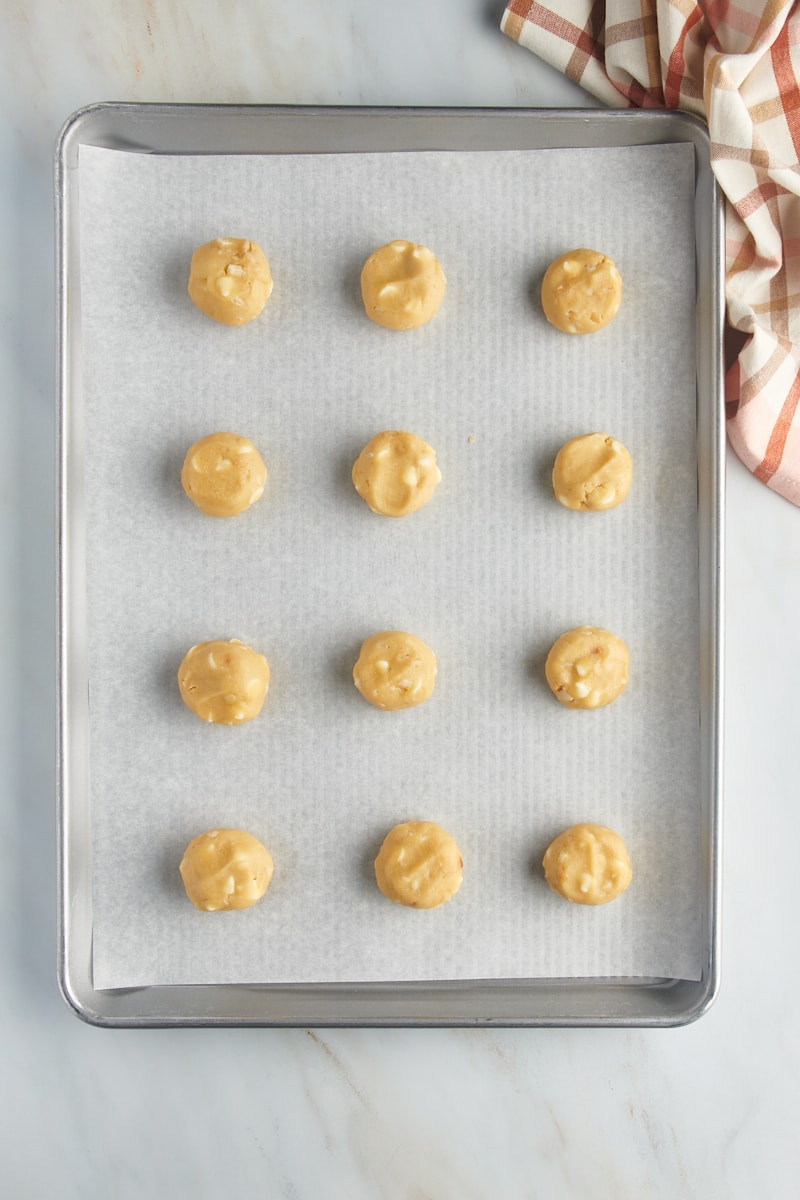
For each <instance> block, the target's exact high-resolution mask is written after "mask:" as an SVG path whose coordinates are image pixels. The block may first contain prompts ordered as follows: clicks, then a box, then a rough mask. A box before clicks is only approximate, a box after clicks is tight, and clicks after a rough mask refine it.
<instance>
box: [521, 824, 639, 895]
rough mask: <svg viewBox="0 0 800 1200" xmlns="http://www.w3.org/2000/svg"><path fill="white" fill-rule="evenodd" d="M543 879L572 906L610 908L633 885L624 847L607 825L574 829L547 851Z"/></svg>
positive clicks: (578, 826)
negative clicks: (606, 905)
mask: <svg viewBox="0 0 800 1200" xmlns="http://www.w3.org/2000/svg"><path fill="white" fill-rule="evenodd" d="M542 866H543V867H544V877H545V879H546V880H547V882H548V883H549V884H550V887H551V888H552V889H553V891H554V892H558V894H559V896H563V897H564V899H565V900H571V901H572V903H573V904H608V902H609V900H615V899H616V898H617V896H619V895H620V893H621V892H624V891H625V888H626V887H627V886H628V884H629V883H630V881H631V860H630V859H629V858H628V851H627V850H626V849H625V843H624V842H623V840H622V838H621V837H620V836H619V834H618V833H615V832H614V830H613V829H607V828H606V826H605V825H573V826H571V828H570V829H565V830H564V832H563V833H562V834H559V836H558V837H557V838H556V840H555V841H554V842H551V844H550V845H549V846H548V847H547V849H546V850H545V854H544V859H543V860H542Z"/></svg>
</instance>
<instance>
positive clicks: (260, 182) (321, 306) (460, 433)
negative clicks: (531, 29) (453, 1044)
mask: <svg viewBox="0 0 800 1200" xmlns="http://www.w3.org/2000/svg"><path fill="white" fill-rule="evenodd" d="M692 155H693V151H692V148H691V147H690V146H688V145H687V146H683V145H677V146H656V147H645V148H630V149H597V150H579V151H567V150H565V151H543V152H530V153H528V152H510V153H507V152H497V153H436V154H432V153H421V154H386V155H374V154H369V155H357V154H354V155H319V156H275V157H224V158H218V157H155V156H148V155H140V154H130V153H120V152H114V151H106V150H98V149H85V148H84V149H82V150H81V157H80V164H79V171H80V180H79V184H80V209H81V224H80V262H81V265H80V294H81V304H82V314H81V321H82V353H83V372H84V376H83V378H84V395H85V418H86V464H87V479H86V486H87V493H86V507H87V522H88V529H87V534H88V563H87V586H88V606H89V607H88V611H89V632H90V720H91V752H90V764H91V770H90V774H91V816H92V825H93V846H94V866H93V913H94V981H95V986H96V987H98V988H109V987H123V986H135V985H145V984H158V983H192V982H196V983H201V982H220V983H222V982H281V981H296V982H308V981H330V980H349V981H357V980H401V979H404V980H424V979H459V978H484V979H492V978H520V977H523V978H524V977H549V976H553V977H574V976H644V977H649V976H667V977H685V978H698V977H699V974H700V966H701V936H700V935H701V931H700V895H699V886H700V883H699V879H700V857H699V855H700V847H699V843H700V801H699V788H700V772H699V728H698V719H699V717H698V714H699V707H698V706H699V701H698V604H697V588H698V581H697V520H696V450H695V355H694V311H693V309H694V232H693V230H694V225H693V186H694V179H693V157H692ZM219 235H233V236H244V237H250V238H252V239H254V240H256V241H258V242H259V243H260V244H261V246H262V247H263V248H264V250H265V252H266V254H267V256H268V258H269V260H270V263H271V266H272V270H273V275H274V279H275V288H274V293H273V297H272V299H271V300H270V301H269V304H268V306H267V308H266V310H265V311H264V313H263V315H262V317H261V318H259V319H258V320H257V321H255V322H253V323H252V324H251V325H249V326H247V327H245V328H242V329H228V328H224V327H222V326H218V325H216V324H214V323H213V322H211V321H210V320H208V319H207V318H205V317H204V316H202V315H201V314H200V313H199V312H198V311H197V310H196V309H195V308H194V307H193V305H192V304H191V302H190V301H189V299H188V297H187V294H186V279H187V274H188V264H189V259H190V256H191V252H192V250H193V249H194V247H195V246H197V245H199V244H201V243H202V242H205V241H207V240H209V239H210V238H213V237H216V236H219ZM394 237H407V238H410V239H413V240H415V241H418V242H422V243H424V244H426V245H428V246H430V247H431V248H432V249H434V251H435V253H436V254H437V255H438V257H439V258H440V260H441V261H442V263H443V266H444V270H445V273H446V275H447V278H448V289H447V294H446V297H445V301H444V304H443V307H442V309H441V310H440V313H439V315H438V316H437V318H436V319H435V320H434V321H432V322H431V323H430V324H429V325H427V326H425V327H423V328H422V329H419V330H417V331H414V332H409V333H391V332H388V331H386V330H383V329H380V328H379V327H377V326H376V325H373V324H372V323H371V322H370V321H368V320H367V319H366V317H365V316H364V313H363V310H362V309H361V305H360V296H359V288H358V277H359V272H360V268H361V265H362V263H363V261H364V259H365V258H366V257H367V255H368V254H369V253H370V251H371V250H373V249H374V248H375V247H376V246H378V245H380V244H382V243H383V242H385V241H388V240H390V239H391V238H394ZM581 245H588V246H591V247H593V248H596V249H600V250H602V251H603V252H605V253H607V254H610V255H611V256H612V257H613V258H614V259H615V260H616V262H617V264H618V265H619V267H620V270H621V272H622V276H623V279H624V298H623V304H622V308H621V310H620V313H619V316H618V317H617V319H616V320H615V321H614V322H613V324H612V325H611V326H609V327H608V328H607V329H606V330H604V331H603V332H601V333H598V334H594V335H590V336H588V337H583V338H578V337H568V336H565V335H563V334H560V333H558V332H556V331H555V330H553V329H552V328H551V327H550V326H548V325H547V323H546V322H545V320H544V318H543V316H542V315H541V311H540V307H539V303H538V287H539V282H540V280H541V276H542V273H543V271H544V269H545V267H546V265H547V264H548V262H549V261H550V260H551V259H552V258H553V257H554V256H555V255H556V254H558V253H560V252H561V251H563V250H567V249H570V248H572V247H575V246H581ZM386 428H406V429H410V430H412V431H414V432H416V433H418V434H419V435H420V436H422V437H424V438H425V439H426V440H428V441H429V442H430V443H431V444H432V445H433V446H434V447H435V449H436V451H437V454H438V458H439V462H440V465H441V469H442V474H443V482H442V484H441V485H440V487H439V489H438V491H437V493H436V495H435V497H434V499H433V500H432V502H431V503H430V504H429V505H428V506H427V507H426V508H425V509H423V510H421V511H420V512H418V513H416V514H414V515H413V516H411V517H409V518H407V519H405V520H399V521H392V520H389V519H385V518H381V517H378V516H376V515H375V514H373V513H371V512H370V511H369V510H368V509H367V507H366V506H365V505H364V504H363V502H362V501H361V500H360V499H359V498H358V496H357V495H356V494H355V492H354V490H353V488H352V486H351V484H350V479H349V475H350V467H351V465H352V462H353V460H354V458H355V457H356V455H357V454H358V452H359V450H360V449H361V447H362V446H363V444H364V443H365V442H366V441H367V440H368V439H369V438H370V437H371V436H372V435H373V434H374V433H376V432H378V431H379V430H381V429H386ZM217 429H223V430H231V431H234V432H237V433H242V434H245V435H246V436H248V437H250V438H252V440H253V441H254V442H255V443H256V445H257V446H258V447H259V448H260V450H261V452H262V454H263V456H264V458H265V460H266V462H267V466H268V469H269V473H270V474H269V483H268V487H267V492H266V494H265V496H264V498H263V500H262V501H261V502H260V503H259V504H258V505H257V506H255V507H254V508H253V509H251V510H250V511H249V512H248V513H247V514H245V515H244V516H242V517H239V518H236V519H234V520H222V521H220V520H214V519H213V518H208V517H205V516H203V515H202V514H201V513H199V512H198V511H197V510H196V509H195V508H194V507H193V505H191V504H190V503H189V502H188V500H186V498H185V497H184V495H183V493H182V491H181V486H180V482H179V472H180V467H181V463H182V461H183V456H184V454H185V451H186V449H187V447H188V446H189V445H190V444H191V443H192V442H193V441H194V440H195V439H197V438H198V437H201V436H202V435H204V434H206V433H209V432H212V431H214V430H217ZM595 430H597V431H601V432H608V433H612V434H613V435H614V436H616V437H618V438H620V439H621V440H622V441H623V442H624V443H625V444H626V445H627V446H628V448H629V449H630V451H631V454H632V456H633V460H634V468H635V479H634V486H633V490H632V492H631V495H630V497H629V499H628V500H627V501H626V503H625V504H624V505H623V506H622V507H620V508H619V509H617V510H615V511H613V512H611V513H605V514H597V515H594V514H590V515H578V514H574V513H571V512H568V511H566V510H565V509H562V508H560V507H559V505H558V504H557V503H556V502H555V500H554V499H553V497H552V492H551V488H550V483H549V475H550V469H551V467H552V462H553V458H554V456H555V453H556V451H557V449H558V448H559V446H560V445H561V444H562V443H563V442H564V441H565V440H566V439H567V438H569V437H572V436H573V435H575V434H579V433H584V432H589V431H595ZM582 623H592V624H597V625H601V626H604V627H606V628H608V629H611V630H613V631H615V632H616V633H618V634H619V635H620V636H622V637H623V638H624V639H625V640H626V641H627V643H628V645H629V647H630V650H631V663H632V675H631V683H630V685H629V687H628V689H627V691H626V692H625V694H624V695H623V696H622V698H621V699H620V700H619V701H618V702H617V703H616V704H614V705H612V706H610V707H609V708H607V709H603V710H600V711H597V712H570V711H567V710H566V709H564V708H562V707H561V706H560V705H559V704H558V703H557V702H556V701H555V699H554V698H553V697H552V696H551V695H550V693H549V692H548V690H547V688H546V685H545V683H544V680H543V671H542V667H543V662H544V658H545V655H546V653H547V650H548V648H549V646H550V645H551V643H552V642H553V641H554V640H555V638H556V637H557V636H558V635H559V634H561V633H562V632H563V631H564V630H566V629H568V628H570V627H572V626H574V625H577V624H582ZM384 628H399V629H407V630H410V631H411V632H414V633H416V634H418V635H419V636H420V637H422V638H423V640H424V641H426V642H427V643H428V644H429V645H430V646H431V647H432V648H433V649H434V650H435V652H436V654H437V656H438V660H439V677H438V683H437V688H436V691H435V693H434V696H433V697H432V698H431V700H430V701H429V702H428V703H426V704H424V705H422V706H420V707H419V708H417V709H413V710H410V711H407V712H401V713H396V714H393V713H384V712H380V711H378V710H376V709H373V708H371V707H370V706H369V705H368V704H366V703H365V701H364V700H363V699H362V698H361V697H360V696H359V695H358V693H357V692H356V691H355V689H354V687H353V685H352V681H351V670H352V664H353V662H354V661H355V658H356V655H357V651H358V647H359V645H360V642H361V640H362V639H363V638H364V637H365V636H366V635H367V634H369V633H372V632H375V631H377V630H380V629H384ZM229 637H238V638H241V639H243V640H244V641H246V642H247V643H249V644H251V645H253V646H255V647H257V648H258V649H260V650H262V651H263V652H264V653H265V654H266V655H267V658H268V659H269V662H270V664H271V667H272V684H271V687H270V692H269V696H268V698H267V703H266V706H265V709H264V711H263V712H262V714H261V716H260V717H259V718H258V719H257V720H255V721H253V722H252V723H250V724H248V725H246V726H244V727H240V728H221V727H213V726H206V725H204V724H203V723H201V722H200V721H198V720H197V718H195V717H194V716H193V715H192V714H191V713H189V711H188V710H187V709H186V708H185V707H184V706H183V704H182V702H181V700H180V697H179V694H178V689H177V685H176V672H177V667H178V664H179V662H180V660H181V658H182V657H183V654H184V653H185V651H186V650H187V649H188V647H189V646H190V645H192V644H193V643H195V642H197V641H201V640H205V639H210V638H229ZM412 818H429V819H432V820H435V821H438V822H439V823H440V824H441V825H443V826H444V827H445V828H446V829H448V830H449V831H450V832H451V833H452V834H453V836H454V837H455V838H456V840H457V842H458V844H459V846H460V847H461V850H462V853H463V856H464V860H465V870H464V884H463V886H462V888H461V891H460V892H459V893H458V895H457V896H456V897H455V898H454V899H453V900H452V901H451V902H450V903H449V904H447V905H445V906H444V907H443V908H441V909H438V910H433V911H424V912H420V911H414V910H410V909H404V908H401V907H398V906H396V905H393V904H391V903H390V902H389V901H387V900H385V899H384V897H383V896H382V895H381V894H380V893H379V891H378V890H377V888H376V886H375V882H374V876H373V872H372V862H373V859H374V856H375V854H376V852H377V849H378V847H379V845H380V842H381V840H382V838H383V836H384V835H385V833H386V832H387V831H388V829H389V828H390V827H391V826H392V825H394V824H395V823H397V822H399V821H402V820H407V819H412ZM579 820H588V821H596V822H600V823H604V824H608V825H611V826H612V827H613V828H615V829H617V830H618V831H619V832H620V833H621V834H622V835H623V837H624V838H625V840H626V842H627V845H628V848H629V850H630V854H631V858H632V861H633V867H634V879H633V883H632V885H631V887H630V889H629V890H628V891H627V892H626V893H625V894H624V895H623V896H622V897H621V898H620V899H619V900H617V901H615V902H614V903H612V904H610V905H607V906H604V907H601V908H586V907H580V906H573V905H570V904H567V903H565V902H564V901H562V900H561V899H559V898H558V897H556V896H555V895H554V894H553V893H551V892H550V891H549V889H548V887H547V885H546V884H545V882H544V880H543V877H542V872H541V866H540V863H541V857H542V853H543V851H544V849H545V847H546V846H547V844H548V843H549V842H550V840H551V839H552V838H553V837H554V836H555V835H556V834H558V833H559V832H561V830H562V829H564V828H565V827H566V826H567V825H570V824H571V823H573V822H575V821H579ZM220 825H224V826H239V827H242V828H245V829H248V830H249V831H250V832H252V833H254V834H255V835H256V836H258V837H259V838H261V840H262V841H264V843H265V844H266V845H267V846H268V847H269V849H270V851H271V853H272V855H273V858H274V860H275V864H276V867H275V875H274V879H273V882H272V885H271V887H270V889H269V891H268V893H267V895H266V896H265V898H264V899H263V900H262V901H261V902H260V904H258V905H257V906H256V907H255V908H252V909H250V910H248V911H245V912H236V913H226V914H215V915H206V914H200V913H198V912H196V911H195V910H194V909H193V908H192V907H191V905H190V904H189V902H188V900H187V899H186V897H185V894H184V892H183V888H182V884H181V880H180V878H179V875H178V863H179V861H180V859H181V856H182V853H183V849H184V847H185V845H186V844H187V842H188V841H189V840H190V839H191V838H192V837H193V836H195V835H196V834H197V833H200V832H202V831H203V830H206V829H210V828H214V827H216V826H220Z"/></svg>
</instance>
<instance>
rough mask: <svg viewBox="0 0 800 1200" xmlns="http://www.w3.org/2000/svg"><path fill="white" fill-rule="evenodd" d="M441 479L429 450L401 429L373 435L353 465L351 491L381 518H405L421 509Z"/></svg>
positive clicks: (415, 437) (434, 458)
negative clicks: (353, 490)
mask: <svg viewBox="0 0 800 1200" xmlns="http://www.w3.org/2000/svg"><path fill="white" fill-rule="evenodd" d="M441 478H442V473H441V471H440V470H439V468H438V467H437V465H436V451H435V450H434V449H433V447H432V446H429V445H428V443H427V442H423V440H422V438H419V437H417V436H416V434H414V433H406V432H405V430H402V429H387V430H385V431H384V432H383V433H376V434H375V437H374V438H372V440H371V441H369V442H367V444H366V446H365V447H364V449H363V450H362V451H361V453H360V454H359V456H358V458H357V459H356V461H355V463H354V464H353V486H354V488H355V489H356V491H357V492H358V494H359V496H360V497H361V498H362V500H365V501H366V502H367V504H368V505H369V507H370V508H371V509H372V511H373V512H376V513H380V514H381V516H384V517H407V516H408V514H409V513H412V512H416V511H417V509H418V508H422V506H423V504H427V503H428V501H429V500H430V498H431V496H432V495H433V493H434V491H435V490H436V486H437V484H438V483H440V481H441Z"/></svg>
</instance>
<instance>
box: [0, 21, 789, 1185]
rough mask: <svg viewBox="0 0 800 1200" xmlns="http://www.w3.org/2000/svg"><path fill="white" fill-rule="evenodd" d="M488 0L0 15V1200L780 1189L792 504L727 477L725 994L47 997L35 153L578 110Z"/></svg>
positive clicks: (40, 313) (43, 189) (48, 872)
mask: <svg viewBox="0 0 800 1200" xmlns="http://www.w3.org/2000/svg"><path fill="white" fill-rule="evenodd" d="M501 12H502V3H501V0H494V2H488V0H486V2H484V0H403V2H402V3H390V2H389V0H385V2H383V3H382V2H381V0H294V2H293V3H286V0H230V3H228V4H224V5H223V4H216V3H214V2H213V0H193V2H192V3H188V2H187V0H184V3H180V2H179V0H72V3H70V4H66V3H63V2H61V0H5V3H4V4H3V5H2V9H0V56H1V60H0V61H2V72H0V97H1V98H2V117H0V139H2V141H1V142H0V145H1V146H2V162H3V171H2V187H1V188H0V228H4V229H5V230H6V243H5V246H6V250H5V252H4V255H3V261H4V262H5V264H6V265H5V267H4V269H3V276H4V278H3V284H2V287H0V403H2V409H3V426H2V428H3V437H2V439H0V453H1V454H2V467H1V469H0V471H1V473H0V538H1V542H0V545H1V548H2V603H1V607H0V619H1V620H2V642H3V646H4V649H5V653H4V659H5V680H6V682H5V686H4V688H3V689H2V693H0V695H1V696H2V721H0V728H1V729H2V738H3V750H2V758H1V759H0V769H2V773H3V776H2V782H3V787H2V793H0V794H1V795H2V805H3V817H4V827H5V836H4V837H3V840H2V845H3V851H2V870H0V888H1V889H2V900H1V901H0V914H2V915H1V916H0V932H1V936H2V962H3V969H2V972H1V973H0V1013H2V1020H0V1061H2V1063H3V1071H2V1078H3V1092H4V1094H5V1096H6V1105H5V1111H4V1116H3V1120H2V1122H0V1162H2V1171H1V1174H2V1178H3V1181H4V1185H5V1187H4V1189H3V1190H4V1194H5V1195H7V1196H9V1197H13V1198H14V1200H17V1198H19V1200H28V1198H38V1197H45V1196H50V1195H51V1194H56V1195H60V1196H63V1197H65V1200H71V1198H72V1197H76V1198H77V1197H85V1198H88V1200H93V1198H94V1197H111V1196H113V1197H114V1198H115V1200H127V1198H133V1197H136V1198H138V1197H143V1196H153V1197H161V1196H175V1197H184V1196H186V1197H193V1198H196V1200H205V1198H206V1197H207V1198H208V1200H211V1198H212V1197H216V1196H217V1195H225V1196H244V1195H249V1194H254V1195H259V1196H266V1197H270V1198H273V1197H275V1198H277V1197H281V1198H282V1197H286V1198H287V1200H319V1198H322V1197H324V1198H326V1200H328V1198H332V1200H338V1198H340V1197H341V1198H348V1200H361V1198H362V1197H363V1198H364V1200H383V1198H392V1200H393V1198H395V1197H397V1198H400V1197H402V1198H406V1197H408V1198H412V1197H414V1198H418V1200H449V1198H450V1197H453V1198H455V1197H458V1200H489V1198H491V1200H495V1198H502V1200H517V1198H520V1200H521V1198H526V1200H534V1198H537V1200H538V1198H539V1197H547V1198H550V1197H554V1196H560V1197H575V1198H576V1200H578V1198H580V1200H605V1198H607V1197H609V1198H610V1197H615V1198H618V1200H621V1198H623V1197H624V1198H628V1197H630V1198H634V1197H635V1198H636V1200H641V1198H642V1197H647V1198H648V1200H656V1198H657V1200H660V1198H662V1197H663V1198H664V1200H677V1198H679V1197H680V1198H682V1200H685V1198H691V1197H698V1198H700V1197H702V1198H703V1200H707V1198H709V1197H712V1198H720V1200H732V1198H737V1197H749V1196H751V1195H753V1194H758V1195H760V1196H763V1197H764V1198H765V1200H783V1198H784V1197H786V1198H787V1200H788V1197H790V1196H792V1197H793V1196H795V1195H796V1194H797V1179H798V1178H799V1177H800V1152H798V1138H797V1134H796V1126H797V1119H798V1116H800V1105H799V1104H798V1087H797V1080H798V1077H800V1039H798V1034H797V1025H796V1019H795V1013H794V1007H795V1003H796V1000H797V995H798V992H800V965H799V964H800V956H798V954H797V937H796V919H795V916H794V911H793V909H792V904H793V903H794V902H795V896H796V891H797V888H796V878H797V846H798V844H800V816H799V815H798V814H799V812H800V805H798V803H797V799H798V797H797V761H798V757H797V753H798V752H797V740H796V739H797V738H798V732H800V731H798V702H797V691H796V689H797V682H798V679H800V639H798V636H797V612H798V603H799V602H800V537H799V536H798V534H800V513H798V512H797V511H796V510H795V509H794V508H793V507H792V506H790V505H789V504H788V503H786V502H784V501H783V500H781V499H779V498H778V497H777V496H775V495H773V494H771V493H770V492H768V491H767V490H766V489H765V488H764V487H763V486H762V485H760V484H759V483H756V482H755V481H754V480H753V479H752V478H751V477H750V476H749V475H748V474H747V473H746V472H745V470H744V469H743V468H742V467H741V466H740V464H739V463H738V462H737V461H736V460H735V459H734V458H733V457H732V456H730V455H729V476H728V487H727V501H728V535H727V553H728V588H727V648H728V662H727V719H726V736H727V742H726V754H725V771H726V780H727V785H726V796H725V835H724V844H725V845H724V850H725V870H724V895H723V935H724V936H723V960H722V989H721V994H720V996H719V998H718V1000H717V1001H716V1003H715V1005H714V1006H713V1007H712V1009H711V1010H710V1011H709V1012H708V1013H707V1014H706V1015H705V1016H704V1017H702V1018H701V1020H699V1021H698V1022H697V1023H695V1024H693V1025H690V1026H688V1027H686V1028H682V1029H672V1030H664V1031H635V1030H634V1031H625V1030H592V1029H582V1030H557V1029H556V1030H546V1029H543V1030H437V1031H432V1030H423V1031H412V1030H398V1031H377V1030H344V1031H312V1030H304V1029H299V1030H283V1031H282V1030H174V1031H146V1032H142V1031H136V1032H132V1031H131V1032H129V1031H114V1030H99V1029H95V1028H91V1027H89V1026H86V1025H84V1024H82V1023H81V1022H80V1021H78V1020H77V1019H76V1018H75V1016H74V1015H73V1014H72V1013H71V1012H70V1011H69V1009H68V1008H67V1007H66V1005H65V1004H64V1003H63V1001H62V999H61V998H60V996H59V994H58V990H57V986H56V979H55V957H56V934H55V880H54V860H55V833H54V750H53V730H54V678H53V654H54V617H53V585H54V568H53V557H54V556H53V532H54V519H53V512H54V496H53V483H52V479H53V466H54V428H53V424H54V423H53V408H54V371H53V324H54V303H53V216H52V151H53V144H54V141H55V138H56V135H57V133H58V130H59V128H60V126H61V124H62V122H63V121H64V119H65V118H66V117H67V116H68V115H69V114H70V113H71V112H72V111H74V110H75V109H77V108H78V107H80V106H82V105H84V104H87V103H90V102H93V101H98V100H142V101H179V100H180V101H220V102H263V103H315V104H434V105H442V104H446V105H532V106H553V105H556V106H560V105H569V106H577V105H585V104H588V103H589V101H588V100H587V98H586V97H585V96H584V94H583V93H582V92H580V91H579V90H578V89H577V88H575V87H574V86H572V85H571V84H568V83H567V82H566V81H564V80H563V79H562V78H561V77H560V76H559V75H557V74H556V73H555V72H553V71H551V70H550V69H549V68H547V67H545V66H544V65H542V64H541V63H539V62H537V61H536V60H535V59H534V58H533V56H532V55H530V54H528V53H527V52H526V51H524V50H522V49H521V48H520V47H518V46H516V45H513V44H512V43H511V42H510V41H508V40H507V39H506V38H504V37H502V35H501V34H500V33H499V30H498V25H499V19H500V14H501Z"/></svg>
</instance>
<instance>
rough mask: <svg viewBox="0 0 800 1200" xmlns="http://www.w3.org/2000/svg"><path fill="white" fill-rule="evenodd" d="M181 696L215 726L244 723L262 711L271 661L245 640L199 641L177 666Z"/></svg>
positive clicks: (195, 711)
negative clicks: (246, 644)
mask: <svg viewBox="0 0 800 1200" xmlns="http://www.w3.org/2000/svg"><path fill="white" fill-rule="evenodd" d="M178 686H179V688H180V690H181V698H182V699H183V702H184V703H185V704H186V706H187V708H190V709H191V710H192V712H193V713H195V715H196V716H198V717H200V719H201V720H202V721H208V722H209V724H212V725H241V724H243V723H244V722H245V721H252V719H253V717H257V716H258V714H259V713H260V712H261V709H262V706H263V704H264V700H265V698H266V695H267V689H268V687H269V664H268V663H267V660H266V659H265V658H264V655H263V654H259V653H258V651H257V650H251V649H250V647H249V646H245V644H244V642H240V641H238V640H237V639H236V638H232V639H231V640H230V641H229V642H224V641H216V642H200V644H199V645H197V646H192V648H191V650H189V651H188V653H187V654H186V656H185V657H184V659H183V662H182V663H181V665H180V667H179V668H178Z"/></svg>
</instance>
